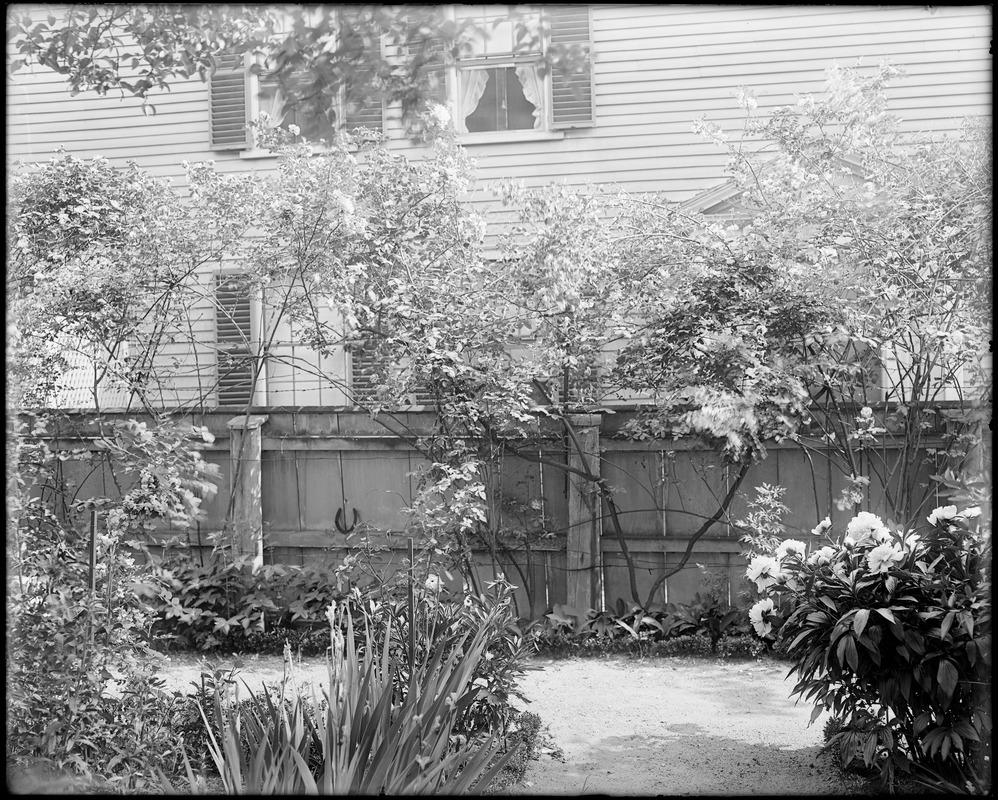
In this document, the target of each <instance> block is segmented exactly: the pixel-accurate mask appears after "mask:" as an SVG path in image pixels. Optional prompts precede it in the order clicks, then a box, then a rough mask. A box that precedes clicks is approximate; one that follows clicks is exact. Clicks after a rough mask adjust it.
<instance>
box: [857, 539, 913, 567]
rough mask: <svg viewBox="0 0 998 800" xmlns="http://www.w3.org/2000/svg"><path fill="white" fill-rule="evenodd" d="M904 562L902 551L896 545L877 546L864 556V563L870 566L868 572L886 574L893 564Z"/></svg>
mask: <svg viewBox="0 0 998 800" xmlns="http://www.w3.org/2000/svg"><path fill="white" fill-rule="evenodd" d="M903 560H904V550H902V549H901V548H900V547H898V546H897V545H892V544H887V543H884V544H878V545H877V546H876V547H874V548H873V549H872V550H871V551H870V552H869V553H867V554H866V563H867V564H869V565H870V572H881V573H883V572H887V570H889V569H890V568H891V567H892V566H894V565H895V564H899V563H901V561H903Z"/></svg>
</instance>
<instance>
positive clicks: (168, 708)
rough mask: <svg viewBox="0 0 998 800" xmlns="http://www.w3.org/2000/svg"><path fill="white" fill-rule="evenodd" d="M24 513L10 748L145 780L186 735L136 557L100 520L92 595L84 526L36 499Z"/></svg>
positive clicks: (11, 651)
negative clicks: (150, 642)
mask: <svg viewBox="0 0 998 800" xmlns="http://www.w3.org/2000/svg"><path fill="white" fill-rule="evenodd" d="M21 523H22V527H21V531H20V533H21V535H22V537H23V538H24V540H25V541H26V542H30V544H29V545H27V546H26V548H25V551H24V552H23V553H22V558H21V560H20V563H19V574H18V575H17V577H16V578H15V579H14V580H13V581H12V582H11V584H10V586H11V593H10V595H9V600H8V602H9V604H10V605H9V608H10V609H11V612H12V620H11V627H10V635H9V639H8V649H7V681H8V698H7V699H8V716H7V756H8V758H11V757H13V758H15V759H22V760H23V759H37V758H42V759H46V760H47V761H48V762H50V763H51V765H52V766H53V767H54V768H55V769H56V770H63V769H64V768H70V769H71V770H72V771H73V772H75V773H76V774H78V775H83V776H92V775H99V776H101V777H102V778H104V779H106V780H107V782H108V784H109V785H110V786H114V785H117V784H121V785H122V787H123V789H124V790H134V789H136V788H139V787H141V786H143V785H145V784H146V783H148V782H149V780H151V775H152V774H153V773H152V772H151V770H154V769H156V768H163V769H173V768H174V766H175V765H176V763H178V761H177V759H179V756H180V749H181V745H180V741H179V739H178V737H176V735H175V734H174V733H173V732H172V729H171V718H172V717H171V715H172V705H173V701H172V699H171V698H170V697H169V695H167V694H166V693H164V692H163V691H162V690H161V688H160V686H161V682H160V681H159V680H158V679H157V678H156V677H155V671H156V662H155V656H154V654H152V653H151V652H150V651H149V649H148V647H147V646H146V644H145V640H146V637H147V632H148V627H149V623H150V620H149V618H148V615H147V613H146V611H145V609H144V608H143V606H142V604H141V603H140V602H138V601H137V600H136V598H135V595H134V593H133V592H132V591H130V578H131V577H133V576H135V575H136V574H137V573H138V568H137V567H136V565H135V563H134V560H133V559H132V557H131V556H129V555H128V554H127V553H126V552H124V551H123V549H122V548H121V547H119V540H118V538H117V536H116V535H115V534H114V533H107V532H103V531H100V530H98V532H97V534H96V537H95V539H96V541H95V543H96V551H97V557H96V561H97V564H98V567H97V568H96V569H95V573H96V574H95V584H96V585H97V586H99V587H100V591H96V592H94V594H93V596H91V594H90V591H89V586H88V585H89V558H88V550H89V534H88V533H84V532H81V529H82V528H84V527H85V526H83V525H79V526H65V525H63V524H62V523H61V522H60V521H59V520H57V519H56V518H54V517H53V516H51V515H50V514H49V513H47V512H46V511H45V510H44V509H43V508H42V507H41V506H40V505H39V506H35V507H34V508H33V509H29V510H28V512H27V513H26V514H25V515H24V516H23V517H22V519H21Z"/></svg>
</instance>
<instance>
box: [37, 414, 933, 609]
mask: <svg viewBox="0 0 998 800" xmlns="http://www.w3.org/2000/svg"><path fill="white" fill-rule="evenodd" d="M614 412H615V413H613V414H607V415H603V414H588V415H578V416H577V417H576V418H574V419H573V423H574V425H575V427H576V428H577V430H578V431H579V433H580V436H581V437H583V440H584V442H585V450H586V452H587V453H589V454H590V456H591V458H590V467H591V468H592V469H594V470H596V471H598V474H600V475H601V476H602V477H603V478H605V479H606V481H607V482H608V483H609V484H610V485H611V486H612V487H614V490H615V492H614V498H615V502H616V505H617V506H618V510H619V514H620V520H621V525H622V528H623V531H624V534H625V544H626V546H627V550H628V551H629V553H630V557H631V561H632V563H633V565H634V571H635V577H636V583H637V587H638V589H639V591H640V593H641V594H642V596H643V597H644V596H647V593H648V592H649V591H650V590H651V588H652V586H653V585H654V582H655V580H656V577H657V576H659V575H661V574H662V572H663V571H664V570H667V569H669V568H670V567H673V566H675V565H676V564H678V563H679V561H680V559H681V557H682V555H683V553H684V552H685V551H686V549H687V546H688V544H689V541H690V538H691V536H692V535H693V534H694V532H695V531H696V530H697V529H698V528H699V527H700V526H701V524H702V523H703V521H704V520H705V519H706V518H708V517H710V516H711V515H712V514H713V513H714V512H715V511H716V510H717V508H718V504H719V502H720V500H721V498H723V497H724V495H725V493H726V491H727V489H728V488H729V487H730V485H731V481H732V480H733V479H734V472H735V471H734V469H730V468H728V467H726V466H725V465H723V464H722V463H721V461H720V459H719V457H718V456H717V454H715V453H713V452H711V451H708V450H705V449H703V447H702V445H700V444H698V443H697V442H695V441H692V440H675V441H672V440H669V441H666V440H650V441H635V440H630V439H626V438H622V437H621V436H620V435H619V431H620V430H621V428H622V426H623V425H624V424H625V423H626V421H627V420H628V419H629V418H630V416H632V415H633V414H634V413H635V411H634V410H628V409H615V410H614ZM113 418H121V419H126V418H136V419H140V420H141V419H143V417H142V415H137V414H134V413H127V414H126V413H113V412H112V413H108V412H102V414H101V420H102V421H104V422H106V421H107V420H109V419H113ZM432 421H433V415H432V414H431V413H429V412H420V411H411V412H406V413H400V414H393V415H390V416H389V415H383V416H379V417H378V418H372V416H371V415H369V414H367V413H365V412H359V411H356V410H345V409H330V408H322V409H316V408H307V409H284V408H277V409H257V410H254V411H253V412H252V413H249V414H245V413H244V414H241V415H239V416H233V412H231V411H228V412H227V411H224V410H217V411H210V412H205V413H197V414H194V415H192V416H191V422H192V424H195V425H203V426H205V427H207V429H208V430H209V431H210V432H211V434H212V436H213V437H214V441H212V442H210V443H207V444H206V446H205V451H204V456H205V459H206V460H207V461H209V462H211V463H214V464H217V465H218V467H219V468H220V470H221V475H220V477H219V486H218V492H217V493H216V494H215V495H214V496H212V497H211V498H208V499H206V501H205V503H204V504H203V509H204V511H205V512H206V518H205V519H204V520H203V521H202V522H201V523H200V524H199V525H198V526H196V527H195V528H192V529H189V530H184V531H179V530H168V529H167V528H165V527H161V528H160V529H157V530H155V531H151V532H150V534H149V535H150V543H151V544H153V545H156V544H158V543H162V542H163V541H166V540H167V539H169V538H171V537H174V536H177V537H179V538H180V539H181V540H183V541H185V542H186V543H187V544H188V545H189V546H190V547H191V550H192V553H193V554H194V557H195V558H198V557H201V558H204V557H205V555H206V553H207V552H208V551H210V550H211V547H212V544H213V541H214V539H213V537H214V536H215V535H216V534H219V533H220V532H221V531H223V528H224V523H225V518H226V515H227V513H228V512H229V509H230V506H231V507H232V512H233V518H234V519H235V520H237V522H238V524H237V525H236V526H235V529H236V530H238V531H239V535H238V536H237V537H236V538H235V539H234V541H233V544H234V547H235V549H236V550H238V551H240V552H243V553H250V554H254V555H255V556H256V557H257V558H258V559H260V560H261V561H264V562H267V563H281V564H313V565H314V564H318V563H322V562H326V563H329V564H330V566H333V565H334V564H336V563H339V562H341V561H342V559H343V558H344V557H345V556H346V555H347V554H349V553H353V554H355V555H358V556H360V561H361V562H362V563H364V562H365V559H366V563H368V564H369V565H370V567H371V568H372V569H374V570H386V569H387V570H389V571H391V570H393V569H396V568H401V567H402V566H403V564H404V561H405V559H406V557H407V548H408V540H409V537H410V536H412V533H411V532H410V531H409V528H408V527H407V526H408V524H409V515H408V509H409V507H410V506H411V503H412V501H413V497H414V494H415V492H416V486H417V480H418V478H417V473H418V471H419V470H420V468H422V467H425V466H426V465H427V461H426V459H425V458H424V457H423V456H422V455H421V454H420V453H419V451H418V450H417V449H416V447H415V446H414V444H413V437H414V436H418V435H420V434H422V433H428V432H429V431H430V430H431V425H432ZM98 430H99V421H98V419H97V418H96V417H95V415H94V413H93V412H92V411H90V412H85V411H81V412H78V413H67V414H66V415H65V416H64V417H62V418H61V419H60V420H59V421H58V422H57V423H55V424H53V425H50V426H49V430H48V436H49V437H50V438H51V440H52V441H51V442H50V444H52V445H54V446H55V447H56V448H58V449H64V450H71V449H84V450H85V449H87V448H88V447H90V446H92V445H91V444H90V443H92V442H93V440H94V438H95V437H96V436H97V434H98ZM244 440H245V443H244ZM930 444H931V443H930ZM240 456H241V457H242V459H243V463H244V466H243V468H242V469H239V470H236V469H234V465H235V463H236V461H237V459H238V458H239V457H240ZM545 456H546V457H548V458H549V459H554V460H560V461H561V462H562V463H564V461H565V459H567V458H570V457H572V456H570V455H569V453H568V450H567V448H563V447H561V446H560V445H559V443H558V442H557V441H554V440H553V441H552V443H551V448H550V450H546V452H545ZM597 456H598V457H597ZM63 469H64V473H65V476H66V477H67V478H68V479H70V480H71V481H73V483H74V484H75V489H74V491H75V492H76V494H77V496H78V497H80V498H85V497H87V496H88V495H91V494H95V493H97V492H100V493H106V494H109V495H113V492H111V491H110V487H111V486H113V481H112V480H111V476H109V475H108V474H106V471H101V470H100V469H99V468H98V469H95V468H93V467H92V466H90V465H89V464H86V463H81V462H79V461H78V460H74V459H72V458H71V459H68V460H67V461H66V462H65V464H64V467H63ZM932 471H933V470H932V469H930V468H929V467H928V466H926V467H925V475H924V484H925V487H926V488H925V491H926V493H927V494H930V495H931V494H932V493H934V492H935V490H936V488H935V485H934V484H933V482H932V481H931V480H930V477H929V476H930V473H931V472H932ZM866 474H870V473H866ZM234 476H237V477H236V479H235V481H234ZM763 483H767V484H772V485H775V484H778V485H782V486H784V487H786V489H787V493H786V495H785V497H784V502H785V503H786V505H787V506H788V507H789V509H790V513H789V514H788V516H787V517H786V519H785V522H786V523H787V524H788V528H789V530H788V535H791V536H794V537H795V538H803V539H806V538H807V537H808V536H809V532H810V530H811V528H813V527H814V526H815V525H816V524H817V523H818V522H819V521H820V520H822V519H823V518H824V517H826V516H828V517H830V518H831V519H832V521H833V522H835V521H836V520H837V519H841V520H843V521H844V520H847V519H849V518H851V516H852V513H853V510H852V509H845V510H840V509H839V508H837V507H836V503H835V500H836V498H838V497H839V495H840V493H841V492H842V490H843V489H844V488H845V487H846V486H847V476H843V475H842V474H841V473H840V471H838V470H837V469H835V468H834V467H833V466H832V465H830V464H829V462H828V461H827V460H826V459H825V458H823V457H821V456H820V455H812V456H809V455H808V454H807V453H806V452H805V451H804V450H803V449H801V448H800V447H799V446H797V445H796V444H794V443H789V442H788V443H779V444H777V443H774V444H773V445H772V447H771V449H770V450H769V455H768V458H766V459H765V460H763V461H761V462H760V463H758V464H756V465H754V466H753V467H752V469H751V470H750V472H749V474H748V477H747V478H746V479H745V481H744V482H743V484H742V486H741V487H740V490H739V494H738V495H737V496H736V498H735V500H734V502H733V504H732V506H731V508H730V510H729V514H728V515H727V516H726V517H722V519H721V521H719V522H717V523H716V524H714V525H712V526H711V527H710V528H709V529H708V531H707V532H706V534H705V535H704V536H702V537H701V538H700V539H699V540H698V541H697V542H696V544H695V546H694V549H693V551H692V556H691V558H690V560H689V562H688V563H687V565H686V566H685V567H684V569H682V570H680V571H679V572H677V573H676V574H675V575H673V576H671V577H669V578H668V579H667V580H666V581H665V582H664V583H663V584H662V585H661V586H660V587H659V588H658V589H657V590H656V592H655V600H656V601H657V602H666V601H669V602H676V603H688V602H690V601H691V600H692V598H693V595H694V594H695V593H696V592H697V591H699V590H700V588H701V581H702V578H703V572H702V571H701V570H700V569H699V568H698V565H704V566H705V567H707V568H709V569H711V570H713V571H714V572H715V576H714V578H715V580H716V579H718V578H720V580H721V582H722V584H723V583H725V582H726V583H727V585H728V587H729V591H730V593H731V596H730V600H731V601H735V599H736V598H735V593H736V591H737V588H738V586H739V584H740V582H741V581H742V579H743V578H742V576H743V575H744V569H745V560H744V559H743V558H742V557H741V555H740V552H741V551H742V549H743V547H742V545H741V543H740V542H739V541H738V536H739V532H738V530H737V528H736V526H735V525H734V524H733V522H734V521H737V520H739V519H741V518H743V517H744V516H745V514H746V512H747V510H748V506H747V503H748V501H749V500H751V499H752V498H753V496H754V487H757V486H760V485H761V484H763ZM495 484H496V486H497V487H498V489H499V491H498V492H496V493H495V494H496V496H497V497H498V498H499V499H500V500H499V502H497V503H496V505H495V506H494V507H493V508H492V509H491V511H492V514H493V516H495V515H498V517H497V519H498V522H499V525H500V527H501V529H503V530H507V531H511V532H513V533H514V535H513V536H512V537H511V538H510V539H509V540H508V542H507V544H508V545H509V546H508V549H507V550H506V551H504V552H499V553H497V552H496V551H494V550H493V551H490V550H489V548H487V547H486V546H484V544H481V546H480V547H476V548H475V549H474V560H475V565H476V569H477V570H478V572H479V574H480V576H481V577H482V578H483V579H485V580H489V579H491V578H492V577H493V576H494V575H496V574H497V573H499V572H503V573H504V574H505V575H506V577H507V579H508V580H509V581H510V582H511V583H512V584H514V585H516V586H517V587H518V588H517V591H516V603H517V609H518V612H519V613H520V615H521V616H525V617H527V616H529V617H532V618H539V617H540V616H542V615H543V614H544V613H545V612H546V611H547V610H548V609H549V608H550V607H551V606H553V605H554V604H555V603H561V604H567V605H569V606H573V607H575V608H578V609H580V610H584V609H586V608H590V607H593V608H600V607H608V606H610V605H612V604H613V603H614V602H615V601H616V599H617V598H619V597H623V598H625V599H629V598H630V589H629V575H628V568H627V564H626V561H625V558H624V555H623V552H622V547H621V543H620V542H619V541H618V540H617V538H616V537H615V536H613V535H612V533H611V532H610V526H609V525H607V526H604V525H603V524H602V520H603V518H604V515H605V513H606V509H605V508H604V509H595V508H593V507H592V502H591V498H592V497H593V496H595V495H593V493H591V492H590V491H588V490H587V487H585V486H581V485H579V481H578V480H577V479H576V478H575V477H574V476H571V475H569V474H568V473H566V472H565V471H563V470H560V469H558V467H556V466H552V465H550V464H543V465H542V464H538V463H533V462H528V461H524V460H522V459H519V458H517V457H513V456H509V457H506V458H503V459H501V460H500V461H499V463H498V464H497V465H496V466H495ZM881 496H882V487H879V486H877V485H876V483H875V481H874V484H873V485H871V486H870V489H869V492H868V498H869V499H868V502H867V503H866V504H865V505H864V510H870V511H874V512H875V513H881V514H884V513H885V512H884V509H883V508H882V507H881V499H880V498H881ZM935 501H936V499H935V498H930V504H929V506H928V507H929V508H930V509H931V508H932V507H933V506H934V504H935ZM516 533H519V535H515V534H516ZM454 580H457V581H460V577H457V576H455V578H454ZM722 599H723V598H722Z"/></svg>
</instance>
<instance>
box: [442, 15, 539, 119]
mask: <svg viewBox="0 0 998 800" xmlns="http://www.w3.org/2000/svg"><path fill="white" fill-rule="evenodd" d="M454 13H455V14H457V15H459V18H460V20H461V21H462V22H463V21H465V20H467V21H471V22H473V23H475V25H476V28H477V29H478V32H477V33H476V35H474V36H473V37H471V38H470V39H468V40H467V41H466V42H465V45H464V47H462V49H461V56H460V57H459V58H458V59H457V60H456V62H455V64H454V78H455V81H454V82H455V84H456V85H455V87H454V92H453V97H452V99H453V103H454V106H455V112H456V113H455V114H454V118H455V124H456V127H457V130H458V132H459V133H488V132H501V131H524V130H546V129H547V128H548V113H547V106H548V105H549V103H548V102H547V98H548V96H549V89H548V88H547V85H546V83H547V82H546V81H545V80H544V79H543V78H541V75H540V72H539V71H538V66H539V65H540V61H541V51H540V45H539V44H538V45H536V48H535V49H534V50H524V49H523V48H522V47H517V43H518V41H520V39H518V36H517V32H518V30H522V28H521V27H520V24H527V25H531V24H532V25H535V26H536V25H539V23H540V15H539V13H536V12H535V13H534V15H533V17H534V18H533V19H529V18H528V19H523V20H521V22H520V23H519V24H518V23H517V22H516V21H514V19H512V18H510V13H511V9H510V8H509V7H508V6H460V7H458V8H457V10H456V11H455V12H454Z"/></svg>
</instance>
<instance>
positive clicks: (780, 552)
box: [776, 539, 807, 561]
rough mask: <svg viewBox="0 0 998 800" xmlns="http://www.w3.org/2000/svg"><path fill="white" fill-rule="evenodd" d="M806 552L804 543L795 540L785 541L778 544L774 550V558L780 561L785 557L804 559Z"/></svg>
mask: <svg viewBox="0 0 998 800" xmlns="http://www.w3.org/2000/svg"><path fill="white" fill-rule="evenodd" d="M806 552H807V545H806V544H804V542H801V541H798V540H797V539H785V540H784V541H782V542H780V545H779V547H777V548H776V557H777V558H778V559H780V560H781V561H782V560H783V559H784V558H786V557H787V556H800V557H801V558H803V557H804V554H805V553H806Z"/></svg>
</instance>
